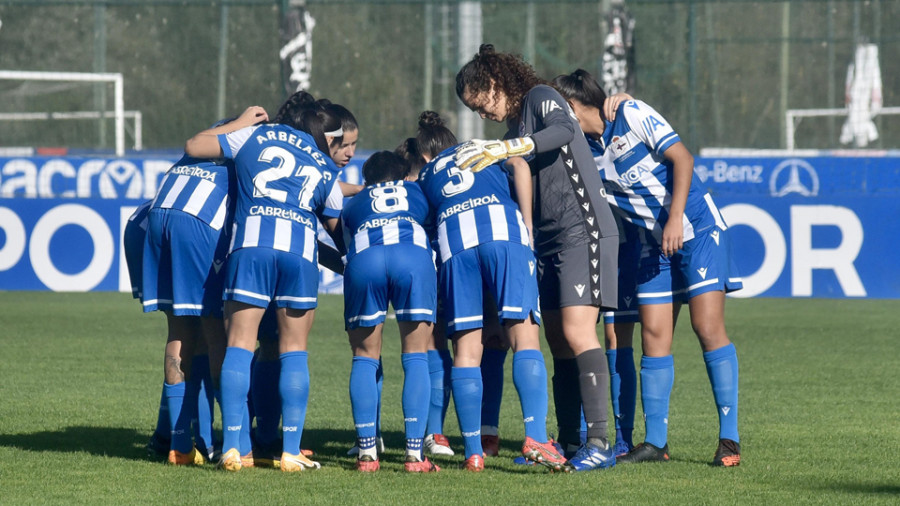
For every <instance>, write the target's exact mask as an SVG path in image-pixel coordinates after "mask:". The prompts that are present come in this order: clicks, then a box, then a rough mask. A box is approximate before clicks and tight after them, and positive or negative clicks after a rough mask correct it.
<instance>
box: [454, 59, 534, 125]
mask: <svg viewBox="0 0 900 506" xmlns="http://www.w3.org/2000/svg"><path fill="white" fill-rule="evenodd" d="M492 82H493V85H494V91H495V92H497V91H500V92H502V93H503V94H504V95H506V105H507V111H506V112H507V115H508V116H509V117H510V118H518V117H519V115H520V114H521V109H522V99H524V98H525V94H526V93H528V91H529V90H531V89H532V88H534V87H535V86H537V85H539V84H547V82H546V81H544V80H543V79H541V78H540V77H538V75H537V73H535V71H534V68H533V67H532V66H531V65H530V64H529V63H528V62H526V61H525V60H524V59H522V57H521V56H520V55H516V54H510V53H498V52H497V51H495V50H494V46H493V44H482V45H481V47H479V48H478V54H476V55H475V56H474V57H473V58H472V59H471V60H470V61H469V62H468V63H466V64H465V65H463V67H462V68H461V69H459V72H458V73H457V74H456V96H458V97H459V99H460V100H462V98H463V94H464V93H465V92H466V91H468V92H469V93H470V94H476V95H477V94H479V93H481V92H489V91H490V90H491V83H492Z"/></svg>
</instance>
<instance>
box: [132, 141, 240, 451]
mask: <svg viewBox="0 0 900 506" xmlns="http://www.w3.org/2000/svg"><path fill="white" fill-rule="evenodd" d="M231 175H232V171H230V170H229V168H228V167H227V166H226V165H225V164H224V163H222V162H216V161H212V160H206V159H195V158H191V157H188V156H185V157H183V158H182V159H181V160H179V161H178V162H177V163H176V164H175V165H174V166H173V167H172V168H171V169H169V171H168V172H167V173H166V175H165V176H164V178H163V180H162V182H161V183H160V187H159V190H158V191H157V194H156V197H155V198H154V199H153V201H152V202H151V204H150V209H149V212H148V214H147V232H146V239H145V242H144V250H143V258H142V284H143V289H142V297H141V301H142V304H143V307H144V311H145V312H151V311H163V312H165V314H166V317H167V318H166V319H167V322H168V339H167V343H166V360H165V380H166V382H165V385H164V387H163V393H164V396H165V397H166V402H167V405H168V412H169V419H170V422H171V432H172V438H171V448H170V451H169V458H168V460H169V463H171V464H194V463H199V462H202V460H199V459H198V458H197V456H196V454H197V451H196V450H194V449H193V446H194V445H193V443H192V441H191V431H190V426H191V420H192V419H194V418H196V417H197V416H198V411H197V407H198V395H199V391H200V387H201V382H202V381H203V379H206V380H207V383H208V380H209V378H210V365H209V364H210V360H209V357H208V356H207V355H206V354H205V353H203V354H202V355H197V356H196V357H195V350H198V349H201V348H203V344H207V345H208V346H209V349H210V350H212V352H213V356H214V357H217V358H214V359H213V360H214V361H215V362H216V364H217V365H218V364H220V363H221V360H220V358H218V357H221V351H220V350H224V340H225V339H224V328H223V327H222V302H221V298H222V273H220V269H221V267H222V265H223V264H224V262H225V255H226V252H227V245H228V234H227V233H226V231H227V229H226V224H227V223H228V222H229V221H228V220H229V219H230V218H231V212H230V205H231V202H232V199H231V198H230V196H229V192H230V191H232V190H233V185H232V184H231V182H230V181H229V178H230V177H231ZM204 337H205V338H206V339H205V341H206V343H204V342H203V341H204ZM216 351H219V353H216ZM195 359H196V360H198V362H197V363H196V364H194V363H193V361H194V360H195ZM200 362H203V363H202V364H201V363H200ZM194 369H196V372H198V373H200V374H201V375H202V376H204V378H199V377H195V375H194V374H193V372H194V371H193V370H194ZM216 369H217V368H216ZM207 386H208V387H210V388H211V385H209V384H207ZM205 409H206V411H207V413H205V416H204V417H203V422H204V425H208V424H209V422H210V418H209V417H210V415H209V413H208V404H206V405H205ZM208 428H209V427H208ZM203 432H204V433H205V436H206V437H204V438H202V439H205V441H202V442H201V441H198V443H201V446H202V448H201V449H202V450H203V452H204V453H206V454H207V455H208V454H209V452H208V448H209V447H211V446H212V441H210V440H209V439H210V436H211V432H210V431H209V430H206V431H203Z"/></svg>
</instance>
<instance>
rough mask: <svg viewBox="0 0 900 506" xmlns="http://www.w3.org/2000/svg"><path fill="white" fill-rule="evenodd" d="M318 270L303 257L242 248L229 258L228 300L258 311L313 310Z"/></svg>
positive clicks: (227, 269) (288, 253) (227, 273)
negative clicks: (271, 304) (253, 307)
mask: <svg viewBox="0 0 900 506" xmlns="http://www.w3.org/2000/svg"><path fill="white" fill-rule="evenodd" d="M318 290H319V268H318V266H317V265H316V264H315V263H314V262H310V261H308V260H306V259H305V258H303V257H302V256H300V255H295V254H294V253H290V252H287V251H280V250H276V249H272V248H241V249H239V250H236V251H233V252H232V253H231V255H230V256H229V257H228V265H227V267H226V274H225V296H224V298H225V300H233V301H237V302H243V303H245V304H250V305H251V306H257V307H262V308H265V307H268V306H269V303H270V302H273V301H274V302H275V305H276V306H278V307H288V308H291V309H313V308H315V307H316V302H317V296H318V295H317V292H318Z"/></svg>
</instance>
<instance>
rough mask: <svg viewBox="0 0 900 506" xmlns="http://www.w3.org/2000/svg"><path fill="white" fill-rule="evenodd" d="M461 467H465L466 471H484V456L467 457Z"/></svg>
mask: <svg viewBox="0 0 900 506" xmlns="http://www.w3.org/2000/svg"><path fill="white" fill-rule="evenodd" d="M459 467H460V468H461V469H465V470H466V471H471V472H473V473H480V472H482V471H484V456H482V455H477V454H476V455H472V456H471V457H469V458H467V459H466V461H465V462H463V463H462V465H460V466H459Z"/></svg>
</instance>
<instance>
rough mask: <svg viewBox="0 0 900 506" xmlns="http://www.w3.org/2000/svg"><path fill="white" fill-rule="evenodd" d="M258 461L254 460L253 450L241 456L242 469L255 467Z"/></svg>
mask: <svg viewBox="0 0 900 506" xmlns="http://www.w3.org/2000/svg"><path fill="white" fill-rule="evenodd" d="M255 465H256V461H255V460H254V459H253V450H250V451H249V452H247V453H245V454H243V455H241V467H254V466H255Z"/></svg>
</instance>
